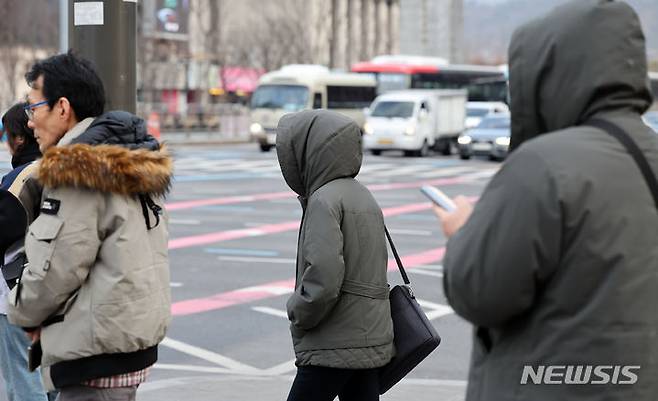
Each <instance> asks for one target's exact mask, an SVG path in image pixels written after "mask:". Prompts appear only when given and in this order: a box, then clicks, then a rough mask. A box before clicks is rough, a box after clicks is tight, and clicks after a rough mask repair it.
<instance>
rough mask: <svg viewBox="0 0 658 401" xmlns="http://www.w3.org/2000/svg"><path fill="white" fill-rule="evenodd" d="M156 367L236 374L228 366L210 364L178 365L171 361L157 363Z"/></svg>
mask: <svg viewBox="0 0 658 401" xmlns="http://www.w3.org/2000/svg"><path fill="white" fill-rule="evenodd" d="M153 367H154V368H155V369H162V370H181V371H187V372H202V373H227V374H235V372H234V371H233V370H231V369H226V368H214V367H209V366H196V365H176V364H170V363H156V364H155V365H153Z"/></svg>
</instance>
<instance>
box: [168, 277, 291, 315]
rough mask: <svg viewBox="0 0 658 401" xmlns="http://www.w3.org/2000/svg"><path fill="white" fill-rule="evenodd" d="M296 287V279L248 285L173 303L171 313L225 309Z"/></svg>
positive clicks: (283, 292) (181, 313) (270, 296)
mask: <svg viewBox="0 0 658 401" xmlns="http://www.w3.org/2000/svg"><path fill="white" fill-rule="evenodd" d="M294 289H295V280H294V279H290V280H282V281H275V282H272V283H269V284H265V285H263V286H257V287H247V288H243V289H238V290H233V291H228V292H224V293H220V294H215V295H211V296H209V297H205V298H196V299H189V300H186V301H180V302H175V303H173V304H172V305H171V313H172V315H174V316H186V315H193V314H196V313H201V312H207V311H212V310H217V309H223V308H227V307H229V306H234V305H240V304H245V303H249V302H254V301H260V300H263V299H268V298H272V297H275V296H280V295H283V294H287V293H290V292H292V291H294Z"/></svg>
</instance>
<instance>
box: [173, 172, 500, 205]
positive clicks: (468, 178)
mask: <svg viewBox="0 0 658 401" xmlns="http://www.w3.org/2000/svg"><path fill="white" fill-rule="evenodd" d="M474 174H475V175H474ZM474 174H470V175H465V176H461V177H452V178H440V179H434V180H423V181H415V182H401V183H389V184H374V185H366V187H367V188H368V189H369V190H370V191H373V192H377V191H390V190H396V189H409V188H420V187H421V186H423V185H436V186H447V185H455V184H466V183H469V182H472V181H476V180H477V179H479V178H482V174H485V175H490V174H492V173H491V172H484V173H483V172H478V173H474ZM296 196H297V194H295V193H294V192H292V191H283V192H267V193H260V194H258V193H257V194H252V195H238V196H227V197H222V198H212V199H199V200H193V201H180V202H172V203H168V204H166V205H165V207H166V208H167V210H168V211H174V210H183V209H192V208H196V207H201V206H213V205H228V204H235V203H245V202H256V201H265V200H274V199H285V198H294V197H296Z"/></svg>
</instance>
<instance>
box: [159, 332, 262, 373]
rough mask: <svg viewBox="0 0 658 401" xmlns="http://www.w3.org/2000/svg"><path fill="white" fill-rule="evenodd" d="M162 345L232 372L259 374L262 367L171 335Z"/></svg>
mask: <svg viewBox="0 0 658 401" xmlns="http://www.w3.org/2000/svg"><path fill="white" fill-rule="evenodd" d="M160 345H162V346H165V347H167V348H171V349H174V350H176V351H179V352H182V353H185V354H188V355H191V356H194V357H197V358H199V359H203V360H204V361H208V362H211V363H214V364H216V365H219V366H222V367H224V368H227V369H230V370H231V371H232V372H242V373H251V374H257V373H258V372H260V369H257V368H254V367H253V366H249V365H246V364H244V363H241V362H238V361H236V360H233V359H231V358H227V357H225V356H223V355H219V354H217V353H215V352H212V351H208V350H206V349H203V348H199V347H196V346H194V345H190V344H186V343H184V342H182V341H177V340H174V339H171V338H169V337H165V338H164V339H163V340H162V342H161V343H160Z"/></svg>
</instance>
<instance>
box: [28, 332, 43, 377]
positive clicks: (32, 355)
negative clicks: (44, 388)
mask: <svg viewBox="0 0 658 401" xmlns="http://www.w3.org/2000/svg"><path fill="white" fill-rule="evenodd" d="M42 354H43V351H42V350H41V340H36V341H35V342H33V343H32V344H30V345H29V346H28V347H27V368H28V370H29V371H30V372H34V371H35V370H36V369H37V368H38V367H39V365H41V356H42Z"/></svg>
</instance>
